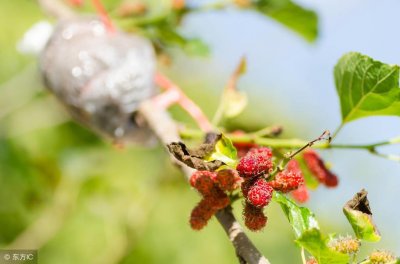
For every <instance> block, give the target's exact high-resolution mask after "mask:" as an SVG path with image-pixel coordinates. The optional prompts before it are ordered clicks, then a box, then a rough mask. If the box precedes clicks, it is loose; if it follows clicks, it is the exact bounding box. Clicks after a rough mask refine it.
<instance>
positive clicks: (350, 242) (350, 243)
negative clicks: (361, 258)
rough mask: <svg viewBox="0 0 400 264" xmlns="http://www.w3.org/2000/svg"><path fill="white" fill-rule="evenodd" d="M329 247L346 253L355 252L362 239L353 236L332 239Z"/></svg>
mask: <svg viewBox="0 0 400 264" xmlns="http://www.w3.org/2000/svg"><path fill="white" fill-rule="evenodd" d="M328 246H329V248H331V249H333V250H335V251H337V252H340V253H344V254H355V253H357V252H358V250H359V249H360V246H361V242H360V240H358V239H357V238H353V237H351V236H346V237H339V238H335V239H332V240H331V241H329V244H328Z"/></svg>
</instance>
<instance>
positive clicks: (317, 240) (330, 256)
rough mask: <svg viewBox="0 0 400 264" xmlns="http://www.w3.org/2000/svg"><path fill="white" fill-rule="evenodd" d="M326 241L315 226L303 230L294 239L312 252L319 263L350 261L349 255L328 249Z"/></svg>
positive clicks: (345, 262) (329, 263) (328, 263)
mask: <svg viewBox="0 0 400 264" xmlns="http://www.w3.org/2000/svg"><path fill="white" fill-rule="evenodd" d="M327 242H328V239H326V238H324V237H323V236H322V234H321V232H320V231H319V230H318V229H316V228H313V229H310V230H307V231H305V232H304V233H303V234H302V235H301V236H300V237H299V238H298V239H297V240H296V243H297V244H298V245H299V246H301V247H303V248H304V249H306V250H307V251H308V252H309V253H310V254H312V255H313V256H314V258H315V259H316V260H317V261H318V263H319V264H347V263H349V262H350V257H349V255H347V254H343V253H340V252H337V251H334V250H332V249H330V248H329V247H328V246H327Z"/></svg>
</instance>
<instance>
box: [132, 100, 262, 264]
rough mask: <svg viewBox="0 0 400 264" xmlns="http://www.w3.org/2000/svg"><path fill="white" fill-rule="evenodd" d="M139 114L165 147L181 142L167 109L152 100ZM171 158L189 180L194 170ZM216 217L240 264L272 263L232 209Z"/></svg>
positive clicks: (219, 212) (221, 212)
mask: <svg viewBox="0 0 400 264" xmlns="http://www.w3.org/2000/svg"><path fill="white" fill-rule="evenodd" d="M139 112H140V113H141V114H142V115H143V117H144V118H145V119H146V121H147V123H148V125H149V126H150V128H151V129H152V130H153V131H154V133H155V134H156V135H157V137H158V138H159V139H160V141H161V142H162V143H163V144H164V145H166V144H168V143H170V142H173V141H180V137H179V133H178V127H177V124H176V123H175V121H174V120H173V119H172V118H171V117H170V116H169V114H168V113H167V112H166V111H165V109H162V108H160V107H157V104H155V103H154V102H153V101H152V100H148V101H145V102H143V103H142V104H141V106H140V108H139ZM171 158H172V160H173V162H174V163H175V164H177V165H178V166H179V168H180V169H181V171H182V172H183V174H184V175H185V177H186V179H187V180H189V178H190V176H191V175H192V173H193V171H194V170H193V169H191V168H189V167H187V166H186V165H184V164H182V163H180V162H179V161H178V160H176V159H174V158H173V157H171ZM215 216H216V218H217V219H218V221H219V223H220V224H221V225H222V227H223V228H224V230H225V232H226V233H227V235H228V237H229V240H230V241H231V242H232V244H233V246H234V248H235V251H236V255H237V256H238V259H239V262H240V263H243V261H245V263H248V264H269V263H270V262H269V261H268V260H267V259H266V258H265V257H264V256H263V255H262V254H261V253H260V251H259V250H258V249H257V248H256V247H255V246H254V244H253V243H252V242H251V241H250V239H249V238H248V237H247V235H246V234H245V233H244V231H243V228H242V227H241V226H240V224H239V223H238V222H237V220H236V219H235V217H234V215H233V214H232V210H231V208H230V207H228V208H225V209H223V210H220V211H218V212H217V213H216V215H215Z"/></svg>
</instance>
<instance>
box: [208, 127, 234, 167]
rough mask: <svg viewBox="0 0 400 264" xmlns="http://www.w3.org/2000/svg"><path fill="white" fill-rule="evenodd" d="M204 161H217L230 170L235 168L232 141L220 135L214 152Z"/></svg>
mask: <svg viewBox="0 0 400 264" xmlns="http://www.w3.org/2000/svg"><path fill="white" fill-rule="evenodd" d="M206 160H207V161H214V160H219V161H222V162H223V163H225V164H226V165H228V166H230V167H232V168H236V165H237V151H236V148H235V147H234V146H233V144H232V141H231V140H230V139H229V138H227V137H226V136H225V135H224V134H221V137H220V139H219V140H218V141H217V142H216V144H215V148H214V151H213V152H212V153H211V154H210V155H208V156H207V158H206Z"/></svg>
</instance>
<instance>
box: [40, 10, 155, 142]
mask: <svg viewBox="0 0 400 264" xmlns="http://www.w3.org/2000/svg"><path fill="white" fill-rule="evenodd" d="M155 61H156V60H155V55H154V50H153V47H152V45H151V43H150V42H149V41H147V40H146V39H143V38H141V37H138V36H134V35H128V34H126V33H123V32H120V31H115V32H108V31H107V29H106V27H105V25H104V23H102V21H101V20H99V19H96V18H82V17H80V18H79V17H78V18H72V19H64V20H61V21H60V23H59V24H58V25H57V27H56V28H55V30H54V33H53V35H52V36H51V38H50V40H49V42H48V43H47V45H46V47H45V49H44V50H43V51H42V54H41V56H40V69H41V73H42V75H43V78H44V81H45V83H46V85H47V87H48V88H49V89H50V90H51V91H52V92H53V93H54V94H55V95H56V96H57V97H58V99H59V100H60V101H61V102H63V103H64V105H65V106H66V107H67V109H68V111H69V112H70V113H71V115H72V116H73V117H74V118H75V119H76V120H77V121H79V122H80V123H82V124H83V125H85V126H87V127H89V128H91V129H93V130H95V131H96V132H98V133H99V134H101V135H103V136H106V137H109V138H111V139H114V140H116V141H117V142H121V141H125V140H126V139H129V140H132V141H134V142H141V143H148V142H150V141H152V140H153V136H152V133H151V132H150V130H149V129H148V128H147V126H146V124H145V122H144V121H143V120H141V118H140V117H139V116H138V115H136V114H135V111H136V110H137V107H138V104H139V103H140V102H142V101H143V100H145V99H147V98H150V97H152V96H153V95H154V94H156V92H157V90H156V88H155V85H154V81H153V80H154V74H155V64H156V62H155Z"/></svg>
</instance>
